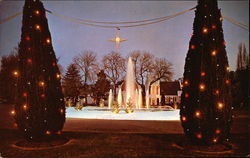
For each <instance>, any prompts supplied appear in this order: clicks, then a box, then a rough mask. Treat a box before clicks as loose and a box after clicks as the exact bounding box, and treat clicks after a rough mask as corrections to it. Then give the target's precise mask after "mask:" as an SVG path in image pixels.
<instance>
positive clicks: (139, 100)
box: [137, 88, 142, 109]
mask: <svg viewBox="0 0 250 158" xmlns="http://www.w3.org/2000/svg"><path fill="white" fill-rule="evenodd" d="M138 93H139V94H138V98H137V100H138V103H137V105H138V108H139V109H141V108H142V91H141V88H140V89H139V91H138Z"/></svg>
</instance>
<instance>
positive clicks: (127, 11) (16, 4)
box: [0, 0, 249, 79]
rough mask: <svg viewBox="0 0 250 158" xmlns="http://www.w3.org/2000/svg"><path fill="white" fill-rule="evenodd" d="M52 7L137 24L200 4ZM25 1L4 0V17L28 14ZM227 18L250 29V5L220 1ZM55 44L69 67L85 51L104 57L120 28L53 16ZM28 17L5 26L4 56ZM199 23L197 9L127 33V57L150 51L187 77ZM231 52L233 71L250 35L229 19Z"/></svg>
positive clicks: (0, 5) (0, 40)
mask: <svg viewBox="0 0 250 158" xmlns="http://www.w3.org/2000/svg"><path fill="white" fill-rule="evenodd" d="M43 3H44V6H45V8H46V9H49V10H51V11H54V12H57V13H60V14H63V15H67V16H71V17H76V18H82V19H87V20H95V21H114V22H119V21H135V20H143V19H150V18H155V17H162V16H167V15H171V14H175V13H178V12H181V11H184V10H187V9H190V8H192V7H194V6H196V4H197V2H196V1H43ZM23 5H24V1H1V0H0V19H3V18H5V17H8V16H10V15H13V14H15V13H17V12H19V11H22V8H23ZM219 8H221V10H222V14H224V15H226V16H229V17H232V18H234V19H236V20H237V21H239V22H242V23H244V24H247V25H249V20H248V19H249V2H248V1H220V2H219ZM47 18H48V22H49V28H50V32H51V35H52V43H53V47H54V50H55V52H56V55H57V57H59V63H60V64H61V65H62V66H63V67H64V68H66V67H67V66H68V65H69V64H70V63H71V62H72V58H73V57H74V56H76V55H77V54H79V53H80V52H81V51H84V50H92V51H94V52H96V54H97V55H98V59H99V61H100V59H101V58H102V56H103V55H105V54H108V53H110V52H111V51H112V50H115V44H114V43H112V42H109V41H107V40H108V39H111V38H114V36H115V31H116V30H115V29H111V28H98V27H92V26H86V25H81V24H77V23H72V22H68V21H66V20H64V19H60V18H58V17H56V16H54V15H51V14H48V13H47ZM21 20H22V16H18V17H16V18H15V19H13V20H11V21H8V22H5V23H2V24H0V56H3V55H7V54H10V52H11V50H12V49H13V47H15V46H17V43H18V42H19V41H20V35H21ZM193 21H194V11H191V12H188V13H186V14H184V15H181V16H178V17H176V18H174V19H171V20H168V21H165V22H162V23H158V24H152V25H147V26H142V27H135V28H124V29H121V31H120V35H121V37H122V38H126V39H128V41H126V42H123V43H121V53H122V54H123V56H124V57H125V56H127V55H128V53H130V52H131V51H133V50H145V51H149V52H151V53H152V54H154V55H155V56H157V57H165V58H166V59H168V60H169V61H171V62H172V63H173V70H174V74H175V75H174V79H177V78H179V77H182V75H183V70H184V62H185V57H186V53H187V51H188V44H189V40H190V35H191V34H192V26H193ZM223 29H224V37H225V40H226V42H227V46H226V50H227V53H228V58H229V65H230V69H231V70H235V65H236V56H237V52H238V44H239V43H240V42H243V43H245V44H246V47H247V51H248V52H249V32H248V31H246V30H244V29H242V28H240V27H238V26H235V25H233V24H231V23H229V22H228V21H226V20H223Z"/></svg>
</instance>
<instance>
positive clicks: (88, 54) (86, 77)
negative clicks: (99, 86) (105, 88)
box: [73, 51, 99, 85]
mask: <svg viewBox="0 0 250 158" xmlns="http://www.w3.org/2000/svg"><path fill="white" fill-rule="evenodd" d="M73 61H74V63H75V64H76V65H77V67H78V68H79V69H80V71H81V73H82V75H83V84H84V85H87V84H88V82H93V81H95V79H96V74H97V73H98V70H99V68H98V64H97V59H96V54H95V53H94V52H93V51H83V52H81V54H79V55H78V56H76V57H75V58H74V59H73Z"/></svg>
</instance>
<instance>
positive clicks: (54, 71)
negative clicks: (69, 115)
mask: <svg viewBox="0 0 250 158" xmlns="http://www.w3.org/2000/svg"><path fill="white" fill-rule="evenodd" d="M18 55H19V71H20V77H19V80H18V96H17V98H18V99H17V104H16V106H15V119H16V123H17V125H18V128H19V129H20V130H21V131H22V132H23V133H24V135H25V136H26V138H27V139H28V140H34V141H37V140H45V139H47V138H51V136H54V135H56V134H60V133H61V130H62V128H63V124H64V121H65V106H64V99H63V94H62V88H61V83H60V78H61V77H60V72H59V69H58V66H57V60H56V56H55V52H54V50H53V47H52V43H51V35H50V32H49V28H48V22H47V19H46V14H45V9H44V7H43V4H42V2H41V1H40V0H26V1H25V4H24V8H23V21H22V35H21V42H20V44H19V53H18Z"/></svg>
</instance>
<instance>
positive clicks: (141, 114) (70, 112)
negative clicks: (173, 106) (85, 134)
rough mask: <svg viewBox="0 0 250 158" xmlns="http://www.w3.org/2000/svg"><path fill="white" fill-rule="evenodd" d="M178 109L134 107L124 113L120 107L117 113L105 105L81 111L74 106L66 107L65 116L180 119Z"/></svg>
mask: <svg viewBox="0 0 250 158" xmlns="http://www.w3.org/2000/svg"><path fill="white" fill-rule="evenodd" d="M179 112H180V111H179V110H170V109H156V108H150V109H144V108H142V109H134V112H133V113H129V114H128V113H126V112H125V109H124V108H120V112H119V114H114V113H112V109H108V108H107V107H84V108H82V110H81V111H77V110H75V108H74V107H68V108H66V117H67V118H82V119H110V120H180V116H179Z"/></svg>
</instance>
